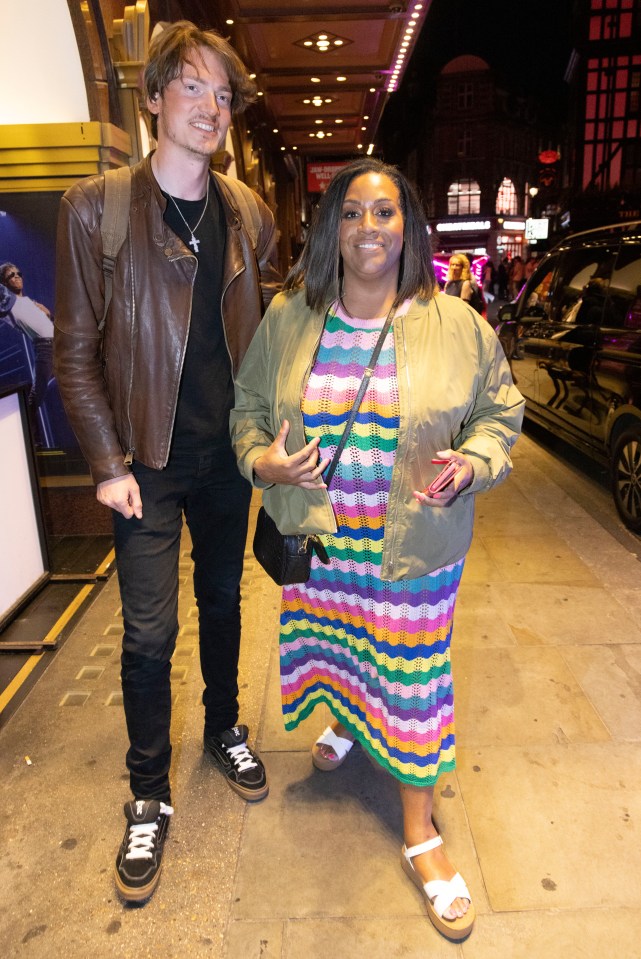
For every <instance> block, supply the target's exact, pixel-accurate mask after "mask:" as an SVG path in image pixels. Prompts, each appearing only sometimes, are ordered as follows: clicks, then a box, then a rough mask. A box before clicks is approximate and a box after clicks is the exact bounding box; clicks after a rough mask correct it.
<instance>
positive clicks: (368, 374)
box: [323, 307, 394, 486]
mask: <svg viewBox="0 0 641 959" xmlns="http://www.w3.org/2000/svg"><path fill="white" fill-rule="evenodd" d="M328 312H329V311H328ZM325 318H326V319H327V317H325ZM393 319H394V307H392V309H391V310H390V311H389V313H388V314H387V319H386V320H385V325H384V326H383V329H382V330H381V332H380V334H379V337H378V339H377V341H376V346H375V347H374V350H373V352H372V355H371V356H370V359H369V363H368V364H367V366H366V367H365V370H364V372H363V378H362V380H361V385H360V386H359V387H358V393H357V394H356V398H355V400H354V402H353V404H352V408H351V410H350V411H349V416H348V417H347V422H346V423H345V429H344V430H343V435H342V436H341V438H340V442H339V444H338V446H337V447H336V452H335V453H334V456H333V457H332V462H331V463H330V464H329V467H328V469H327V473H326V474H325V476H324V477H323V479H324V481H325V485H326V486H329V484H330V483H331V481H332V477H333V475H334V473H335V472H336V467H337V466H338V461H339V459H340V455H341V453H342V452H343V450H344V449H345V444H346V443H347V440H348V438H349V434H350V433H351V430H352V426H353V425H354V420H355V419H356V414H357V413H358V410H359V407H360V405H361V403H362V402H363V397H364V396H365V392H366V390H367V387H368V386H369V381H370V380H371V378H372V373H373V372H374V370H375V368H376V364H377V363H378V358H379V356H380V354H381V350H382V349H383V343H384V342H385V337H386V336H387V334H388V333H389V330H390V327H391V325H392V320H393Z"/></svg>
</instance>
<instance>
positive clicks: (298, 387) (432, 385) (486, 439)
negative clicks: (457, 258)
mask: <svg viewBox="0 0 641 959" xmlns="http://www.w3.org/2000/svg"><path fill="white" fill-rule="evenodd" d="M323 324H324V313H318V312H315V311H312V310H311V309H309V307H308V306H307V305H306V303H305V293H304V290H299V291H296V292H294V293H291V292H289V293H280V294H278V295H277V296H276V297H275V298H274V300H273V301H272V303H271V305H270V306H269V308H268V310H267V312H266V313H265V316H264V318H263V321H262V323H261V324H260V326H259V328H258V331H257V332H256V335H255V336H254V339H253V340H252V342H251V345H250V347H249V349H248V351H247V354H246V356H245V359H244V361H243V364H242V366H241V369H240V371H239V374H238V377H237V380H236V400H235V407H234V409H233V411H232V414H231V423H230V428H231V436H232V444H233V446H234V449H235V452H236V456H237V459H238V464H239V468H240V471H241V473H242V474H243V475H244V476H245V477H246V478H247V479H248V480H249V481H250V482H251V483H253V485H254V486H256V487H259V488H262V489H263V502H264V505H265V509H266V510H267V512H268V513H269V514H270V516H272V518H273V519H274V521H275V522H276V525H277V526H278V528H279V529H280V531H281V532H282V533H331V532H335V531H336V521H335V518H334V513H333V510H332V506H331V503H330V499H329V495H328V493H327V490H325V489H318V490H306V489H302V488H300V487H297V486H289V485H280V484H273V485H266V484H264V483H261V481H260V480H259V479H258V478H257V477H256V476H255V475H254V469H253V467H254V462H255V461H256V459H257V458H258V457H259V456H260V455H261V454H262V453H263V452H264V451H265V448H266V447H268V446H269V445H270V444H271V443H272V441H273V439H274V437H275V436H276V434H277V433H278V430H279V429H280V426H281V423H282V421H283V420H284V419H287V420H289V422H290V432H289V436H288V439H287V450H288V453H290V454H291V453H294V452H296V451H297V450H299V449H301V447H302V446H304V445H305V443H306V442H307V440H306V437H305V432H304V427H303V418H302V414H301V398H302V395H303V391H304V388H305V385H306V383H307V380H308V378H309V374H310V371H311V366H312V363H313V359H314V356H315V353H316V350H317V347H318V343H319V340H320V336H321V333H322V330H323ZM393 332H394V348H395V355H396V368H397V376H398V389H399V399H400V426H399V434H398V447H397V451H396V458H395V462H394V468H393V471H392V481H391V486H390V492H389V499H388V506H387V517H386V522H385V534H384V540H383V557H382V570H381V575H382V577H383V579H385V580H401V579H413V578H415V577H418V576H422V575H425V574H426V573H428V572H431V571H433V570H435V569H438V568H440V567H441V566H446V565H448V564H449V563H453V562H456V561H457V560H459V559H462V558H463V557H464V556H465V554H466V553H467V550H468V548H469V545H470V542H471V539H472V527H473V521H474V499H475V494H476V493H479V492H483V491H485V490H488V489H490V488H491V487H493V486H495V485H496V484H497V483H500V482H501V481H502V480H504V479H505V477H506V476H507V475H508V473H509V472H510V470H511V468H512V463H511V460H510V450H511V447H512V446H513V444H514V442H515V441H516V439H517V437H518V435H519V432H520V428H521V422H522V419H523V408H524V400H523V397H522V396H521V394H520V393H519V391H518V390H517V388H516V387H515V386H514V383H513V380H512V376H511V373H510V368H509V366H508V363H507V360H506V359H505V355H504V353H503V350H502V347H501V345H500V343H499V341H498V338H497V336H496V334H495V333H494V330H493V329H492V327H491V326H490V325H489V323H487V321H486V320H484V319H483V318H482V317H480V316H479V315H478V314H477V313H475V312H474V310H472V309H471V308H470V307H469V306H467V305H466V304H465V303H463V302H462V301H461V300H459V299H458V298H456V297H452V296H446V295H445V294H443V293H437V294H436V295H435V296H434V297H433V298H432V299H431V300H429V301H428V302H425V301H421V300H417V299H415V300H413V301H412V303H411V304H410V307H409V311H408V312H407V313H406V315H405V316H402V317H398V318H396V319H395V320H394V323H393ZM448 448H451V449H454V450H458V451H460V452H461V453H465V454H467V455H468V456H470V457H471V459H472V462H473V465H474V479H473V482H472V484H471V485H470V486H468V487H467V488H466V489H465V490H464V491H463V492H462V493H461V494H460V495H459V496H458V497H456V499H455V500H454V501H453V502H452V503H451V505H449V506H447V507H428V506H424V505H421V504H420V503H418V502H417V501H416V500H415V499H414V497H413V496H412V492H413V491H414V490H422V489H424V488H425V487H426V486H427V485H428V484H429V483H430V482H431V480H432V479H433V478H434V476H435V475H436V473H437V472H438V469H439V467H438V466H435V465H434V464H432V462H431V460H432V458H433V457H434V455H435V453H436V452H437V451H438V450H446V449H448Z"/></svg>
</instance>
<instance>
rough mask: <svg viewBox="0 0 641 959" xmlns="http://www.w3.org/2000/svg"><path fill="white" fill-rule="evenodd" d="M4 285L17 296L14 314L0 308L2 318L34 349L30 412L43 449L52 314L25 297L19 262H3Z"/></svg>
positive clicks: (50, 372)
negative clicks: (41, 419)
mask: <svg viewBox="0 0 641 959" xmlns="http://www.w3.org/2000/svg"><path fill="white" fill-rule="evenodd" d="M0 284H2V285H3V286H4V287H6V289H7V290H8V291H9V293H12V294H13V295H14V297H15V299H14V300H13V302H12V306H11V310H10V312H7V313H6V314H5V315H4V316H3V311H2V309H1V308H0V316H3V319H4V322H5V323H9V325H13V326H14V327H15V329H17V330H20V331H21V332H22V333H24V334H25V336H28V337H29V339H30V340H31V344H32V346H33V353H34V358H35V369H34V375H33V383H32V386H31V390H30V391H29V400H28V409H29V419H30V422H31V429H32V431H33V438H34V442H35V444H36V446H42V445H43V442H42V435H41V432H40V424H39V422H38V410H39V409H40V407H41V406H42V401H43V400H44V398H45V395H46V393H47V389H48V387H49V382H50V380H51V377H52V376H53V323H52V320H51V313H50V312H49V310H48V309H47V307H46V306H43V305H42V303H38V302H37V301H36V300H32V299H31V297H29V296H25V293H24V280H23V276H22V271H21V270H19V269H18V267H17V266H16V265H15V263H3V264H2V265H1V266H0Z"/></svg>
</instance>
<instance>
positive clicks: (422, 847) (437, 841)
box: [403, 836, 443, 862]
mask: <svg viewBox="0 0 641 959" xmlns="http://www.w3.org/2000/svg"><path fill="white" fill-rule="evenodd" d="M441 845H443V840H442V839H441V837H440V836H435V837H434V838H433V839H428V840H427V841H426V842H421V843H419V844H418V846H410V847H409V849H406V848H405V847H403V855H404V856H405V858H406V859H407V861H408V862H410V861H411V860H412V859H413V858H414V857H415V856H420V855H421V853H422V852H431V851H432V849H437V848H438V847H439V846H441Z"/></svg>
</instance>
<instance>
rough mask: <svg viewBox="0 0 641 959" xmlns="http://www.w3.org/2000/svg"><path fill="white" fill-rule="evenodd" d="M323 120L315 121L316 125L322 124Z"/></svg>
mask: <svg viewBox="0 0 641 959" xmlns="http://www.w3.org/2000/svg"><path fill="white" fill-rule="evenodd" d="M322 122H323V121H322V120H314V123H322Z"/></svg>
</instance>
